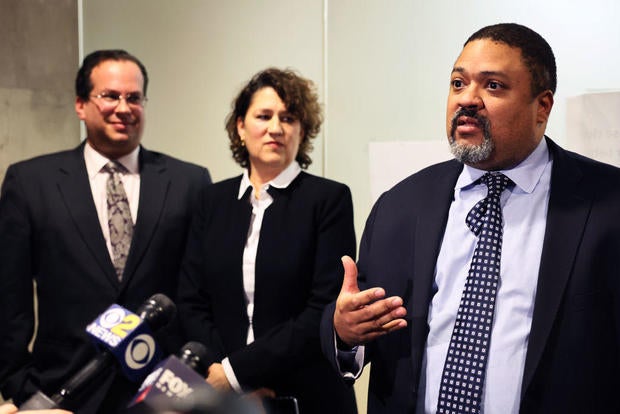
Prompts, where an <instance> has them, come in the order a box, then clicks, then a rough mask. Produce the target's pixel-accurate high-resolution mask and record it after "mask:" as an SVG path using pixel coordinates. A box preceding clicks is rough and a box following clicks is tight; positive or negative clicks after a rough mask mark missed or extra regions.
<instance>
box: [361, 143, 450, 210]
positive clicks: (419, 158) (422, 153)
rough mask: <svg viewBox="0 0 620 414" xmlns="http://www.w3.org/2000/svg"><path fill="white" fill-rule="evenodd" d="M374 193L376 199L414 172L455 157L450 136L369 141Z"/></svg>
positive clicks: (371, 181) (373, 196) (371, 179)
mask: <svg viewBox="0 0 620 414" xmlns="http://www.w3.org/2000/svg"><path fill="white" fill-rule="evenodd" d="M368 156H369V164H370V196H371V197H372V202H373V203H374V202H375V201H376V200H377V198H379V196H380V195H381V194H382V193H383V192H385V191H386V190H389V189H390V188H391V187H393V186H394V184H397V183H398V182H399V181H401V180H403V179H404V178H406V177H408V176H410V175H411V174H413V173H415V172H417V171H419V170H421V169H423V168H425V167H428V166H429V165H432V164H436V163H438V162H441V161H446V160H449V159H452V154H450V147H449V145H448V140H447V139H443V140H436V141H392V142H371V143H369V144H368Z"/></svg>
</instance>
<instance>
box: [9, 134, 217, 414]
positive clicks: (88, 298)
mask: <svg viewBox="0 0 620 414" xmlns="http://www.w3.org/2000/svg"><path fill="white" fill-rule="evenodd" d="M83 145H84V144H82V145H80V146H79V147H78V148H76V149H74V150H70V151H65V152H60V153H56V154H51V155H45V156H41V157H37V158H34V159H31V160H28V161H24V162H20V163H17V164H14V165H12V166H10V167H9V168H8V170H7V173H6V177H5V180H4V184H3V187H2V197H1V198H0V263H2V265H1V266H0V295H1V296H0V310H1V312H0V326H2V330H1V333H0V384H1V387H2V393H3V395H4V396H5V398H13V399H14V401H15V402H16V403H17V404H20V403H21V402H23V401H24V400H25V399H27V398H28V397H29V395H30V394H32V393H33V392H35V391H36V390H37V389H41V390H42V391H43V392H45V393H46V394H47V395H51V394H53V393H55V392H56V391H58V389H59V387H60V386H61V384H62V383H63V382H65V381H66V380H67V378H68V377H70V376H71V375H72V374H74V373H75V372H76V371H78V370H79V369H80V368H82V366H83V365H85V363H86V362H87V361H88V360H90V358H92V357H93V356H94V355H95V352H94V347H93V346H92V344H91V342H90V340H89V339H88V337H87V336H86V334H85V327H86V325H88V323H90V322H92V321H93V320H94V319H95V317H96V316H97V315H99V314H100V313H101V312H102V311H103V310H105V309H106V308H107V307H108V306H109V305H111V304H112V303H118V304H120V305H122V306H124V307H126V308H127V309H130V310H133V311H135V310H136V309H137V308H138V307H139V306H140V305H141V304H142V302H144V300H145V299H147V298H148V297H150V296H151V295H152V294H154V293H164V294H166V295H168V296H169V297H171V298H172V299H173V300H174V294H175V292H176V284H177V279H178V272H179V268H180V263H181V259H182V256H183V253H184V247H185V243H186V238H187V233H188V229H189V223H190V220H191V216H192V213H193V209H194V207H195V203H196V202H197V199H198V194H199V192H200V191H202V189H203V188H204V187H206V185H207V184H208V183H210V181H211V180H210V177H209V173H208V171H207V170H206V169H205V168H202V167H198V166H196V165H192V164H188V163H185V162H181V161H179V160H176V159H174V158H171V157H168V156H165V155H162V154H159V153H156V152H152V151H147V150H146V149H144V148H142V149H141V151H140V157H139V160H140V201H139V206H138V214H137V222H136V224H135V230H134V237H133V239H132V245H131V250H130V253H129V257H128V260H127V265H126V268H125V273H124V276H123V281H122V283H119V282H118V281H117V278H116V275H115V272H114V267H113V265H112V261H111V259H110V256H109V253H108V250H107V248H106V244H105V240H104V238H103V234H102V232H101V226H100V224H99V220H98V218H97V211H96V209H95V204H94V202H93V198H92V193H91V189H90V184H89V181H88V176H87V172H86V164H85V162H84V155H83ZM33 279H34V280H35V281H36V284H37V297H38V318H39V325H38V330H37V335H36V339H35V342H34V348H33V350H32V352H31V353H30V352H28V349H27V345H28V342H29V341H30V339H31V337H32V334H33V328H34V312H33V284H32V281H33ZM177 331H178V326H177ZM165 336H166V337H167V338H169V339H173V338H171V335H165ZM180 341H181V338H180V337H177V338H176V340H173V341H172V340H171V341H170V342H169V343H168V344H167V345H168V347H169V348H172V347H176V349H168V351H176V350H178V346H179V344H181V343H180ZM165 345H166V344H164V346H165ZM110 382H112V377H111V376H110V377H106V378H101V379H100V381H98V384H97V387H96V389H95V390H92V391H89V394H90V397H92V398H89V401H88V402H87V403H85V405H84V408H83V409H82V410H81V411H82V412H89V413H94V412H95V410H96V408H95V407H97V406H98V405H99V403H100V402H101V400H102V398H103V397H104V395H105V392H106V390H107V389H108V385H109V383H110ZM117 383H118V384H120V383H121V382H119V381H117ZM132 387H135V386H133V385H132ZM117 388H118V389H117V390H114V391H112V392H111V394H114V395H110V398H111V399H112V400H114V399H116V398H117V397H118V398H121V397H120V394H122V393H123V392H125V391H127V389H126V390H125V391H124V390H123V389H122V388H123V386H120V385H119V386H118V387H117ZM133 390H135V388H133ZM112 406H113V405H112ZM111 409H112V408H107V410H108V412H110V410H111Z"/></svg>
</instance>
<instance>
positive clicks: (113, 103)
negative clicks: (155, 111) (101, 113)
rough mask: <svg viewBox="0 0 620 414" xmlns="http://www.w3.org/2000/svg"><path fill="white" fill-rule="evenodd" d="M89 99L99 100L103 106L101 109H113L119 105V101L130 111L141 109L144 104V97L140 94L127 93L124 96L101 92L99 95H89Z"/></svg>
mask: <svg viewBox="0 0 620 414" xmlns="http://www.w3.org/2000/svg"><path fill="white" fill-rule="evenodd" d="M90 97H91V98H97V99H100V100H101V102H102V103H103V105H104V108H102V109H114V108H116V107H117V106H118V105H119V104H120V103H121V99H124V100H125V103H126V104H127V105H128V106H129V107H130V108H132V109H142V108H144V105H145V104H146V101H147V99H146V96H144V95H142V94H141V93H128V94H126V95H123V94H120V93H117V92H102V93H100V94H99V95H91V96H90Z"/></svg>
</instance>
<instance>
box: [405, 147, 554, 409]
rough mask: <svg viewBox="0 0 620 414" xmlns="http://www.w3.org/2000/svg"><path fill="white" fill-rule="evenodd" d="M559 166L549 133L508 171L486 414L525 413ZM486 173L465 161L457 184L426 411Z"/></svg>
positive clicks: (434, 320)
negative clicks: (528, 358) (554, 170)
mask: <svg viewBox="0 0 620 414" xmlns="http://www.w3.org/2000/svg"><path fill="white" fill-rule="evenodd" d="M551 167H552V160H551V159H550V154H549V150H548V148H547V143H546V141H545V139H544V138H543V139H542V140H541V142H540V144H539V145H538V147H537V148H536V149H535V150H534V152H532V154H530V156H529V157H528V158H527V159H525V160H524V161H523V162H521V163H520V164H519V165H518V166H516V167H514V168H512V169H510V170H504V171H501V172H502V173H504V174H505V175H506V176H508V177H509V178H510V179H511V180H512V181H513V182H514V185H510V186H509V187H508V189H506V190H504V192H503V193H502V196H501V204H502V212H503V217H504V230H503V242H502V257H501V265H500V285H499V289H498V292H497V300H496V304H497V305H496V309H495V316H494V320H493V331H492V336H491V346H490V348H489V358H488V365H487V373H486V379H485V384H484V392H483V396H482V412H483V413H489V414H492V413H502V414H511V413H514V414H517V413H518V412H519V400H520V394H521V381H522V377H523V369H524V366H525V354H526V351H527V344H528V339H529V334H530V327H531V324H532V314H533V311H534V299H535V296H536V285H537V282H538V270H539V266H540V257H541V253H542V246H543V238H544V235H545V227H546V218H547V207H548V204H549V189H550V182H551ZM484 173H485V171H482V170H478V169H475V168H471V167H468V166H465V167H464V169H463V171H462V172H461V175H460V176H459V178H458V180H457V182H456V186H455V188H454V201H453V203H452V205H451V206H450V212H449V216H448V222H447V225H446V230H445V233H444V237H443V241H442V244H441V249H440V252H439V256H438V259H437V266H436V269H435V280H434V285H433V288H434V296H433V299H432V302H431V304H430V307H429V316H428V323H429V327H430V331H429V334H428V338H427V343H426V348H425V355H424V361H423V368H422V375H421V382H420V388H419V391H420V394H419V398H418V409H417V412H418V413H422V412H426V413H435V412H436V410H437V398H438V392H439V385H440V382H441V376H442V372H443V366H444V361H445V358H446V353H447V350H448V345H449V343H450V337H451V335H452V328H453V326H454V321H455V319H456V314H457V310H458V307H459V303H460V300H461V294H462V291H463V287H464V286H465V280H466V278H467V274H468V272H469V265H470V261H471V258H472V256H473V253H474V249H475V246H476V241H477V238H476V236H475V235H474V234H473V233H472V232H471V231H470V230H469V229H468V227H467V226H466V224H465V218H466V216H467V213H468V212H469V210H470V209H471V208H472V207H473V206H474V205H475V204H476V203H477V202H478V201H479V200H481V199H482V198H484V197H485V196H486V194H487V189H486V186H485V185H484V184H481V183H479V184H473V183H474V182H475V181H476V180H477V179H478V178H480V177H481V176H482V175H483V174H484Z"/></svg>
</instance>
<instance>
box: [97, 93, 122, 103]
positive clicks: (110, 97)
mask: <svg viewBox="0 0 620 414" xmlns="http://www.w3.org/2000/svg"><path fill="white" fill-rule="evenodd" d="M120 97H121V95H119V94H118V93H112V92H109V93H102V94H101V99H103V100H104V101H106V102H110V103H112V102H118V100H119V99H120Z"/></svg>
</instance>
